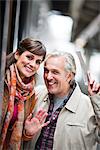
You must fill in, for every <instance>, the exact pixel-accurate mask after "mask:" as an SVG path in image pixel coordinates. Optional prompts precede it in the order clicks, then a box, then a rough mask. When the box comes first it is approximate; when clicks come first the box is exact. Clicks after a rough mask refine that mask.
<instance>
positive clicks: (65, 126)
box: [0, 38, 100, 150]
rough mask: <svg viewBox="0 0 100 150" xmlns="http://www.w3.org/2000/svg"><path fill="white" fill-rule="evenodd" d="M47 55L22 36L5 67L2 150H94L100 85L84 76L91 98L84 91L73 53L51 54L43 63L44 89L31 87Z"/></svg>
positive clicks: (99, 114)
mask: <svg viewBox="0 0 100 150" xmlns="http://www.w3.org/2000/svg"><path fill="white" fill-rule="evenodd" d="M30 41H31V42H30ZM20 51H22V52H21V53H20ZM41 51H42V52H41ZM45 54H46V51H45V47H44V45H43V44H42V43H41V42H40V41H35V40H33V39H30V38H28V39H24V40H23V41H21V42H20V45H19V48H18V50H17V51H16V52H15V54H14V58H15V62H13V63H12V65H10V67H8V69H7V71H6V78H5V86H6V88H5V91H6V92H8V93H7V94H5V92H4V94H5V95H4V99H3V110H2V112H3V114H4V115H3V116H2V129H1V136H0V142H1V143H0V146H1V149H14V150H18V149H24V150H32V149H33V150H34V149H35V150H46V149H47V150H52V149H54V150H90V149H91V150H96V145H97V142H100V85H99V84H96V83H95V81H93V80H92V79H91V78H90V76H89V75H88V91H89V94H90V96H89V97H88V96H86V95H84V94H83V93H82V92H81V90H80V88H79V86H78V83H76V81H75V74H76V65H75V61H74V58H73V57H72V55H71V54H69V53H63V52H54V53H52V54H49V55H48V56H47V57H46V59H45V62H44V80H45V84H46V88H45V87H43V86H40V87H39V86H38V87H36V89H34V88H32V87H34V85H35V82H36V80H35V79H36V71H37V70H38V68H39V66H40V64H41V62H42V61H43V60H44V58H45ZM4 102H6V104H5V103H4ZM4 104H5V105H4ZM20 146H21V147H20ZM1 149H0V150H1Z"/></svg>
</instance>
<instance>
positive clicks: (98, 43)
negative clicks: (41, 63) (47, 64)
mask: <svg viewBox="0 0 100 150" xmlns="http://www.w3.org/2000/svg"><path fill="white" fill-rule="evenodd" d="M26 37H33V38H38V39H40V40H41V41H42V42H43V43H44V44H45V46H46V48H47V52H49V51H52V50H55V49H58V50H62V51H68V52H71V53H72V54H73V56H74V57H75V60H76V64H77V75H76V80H77V81H78V82H79V84H80V87H81V89H82V91H83V92H84V93H87V86H86V85H87V83H86V82H87V81H86V78H85V77H86V76H85V75H86V74H85V72H86V71H87V70H89V71H90V72H91V74H92V75H93V77H94V79H95V80H96V81H97V82H100V0H0V87H1V88H0V93H1V94H0V107H1V101H2V94H3V81H4V72H5V62H6V59H5V58H6V55H7V54H9V53H10V52H13V51H15V50H16V49H17V46H18V42H19V41H21V40H22V39H23V38H26ZM77 51H79V52H81V56H82V58H83V60H84V62H85V64H86V66H85V67H86V68H85V69H84V65H83V66H81V64H80V60H79V57H78V56H77V54H76V52H77ZM81 63H82V62H81ZM82 68H83V69H82ZM40 72H41V73H40V74H41V76H42V70H41V69H40ZM42 82H43V81H42V80H40V78H39V80H38V84H42Z"/></svg>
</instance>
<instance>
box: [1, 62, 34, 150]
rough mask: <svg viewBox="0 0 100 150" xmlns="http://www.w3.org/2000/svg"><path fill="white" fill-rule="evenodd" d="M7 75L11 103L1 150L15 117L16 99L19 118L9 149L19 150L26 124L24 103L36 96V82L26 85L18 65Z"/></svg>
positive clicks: (3, 130) (15, 124)
mask: <svg viewBox="0 0 100 150" xmlns="http://www.w3.org/2000/svg"><path fill="white" fill-rule="evenodd" d="M6 74H7V79H6V83H7V85H8V89H9V102H8V109H7V113H6V116H5V122H4V125H3V129H2V135H1V137H0V138H1V145H0V150H1V149H2V148H3V145H4V143H5V139H6V134H7V130H8V127H9V124H10V121H11V119H12V116H13V112H14V101H15V98H16V99H17V100H18V102H17V103H18V106H17V107H18V116H17V120H16V121H15V123H14V126H13V130H12V134H11V138H10V143H9V147H10V148H12V149H14V150H19V149H20V143H21V137H22V130H23V122H24V101H25V100H28V99H29V98H30V97H31V96H32V95H33V94H34V89H33V88H34V85H35V81H34V79H33V80H32V81H31V82H30V83H28V84H24V83H23V82H22V80H21V78H20V76H19V73H18V70H17V67H16V65H14V64H12V65H11V66H10V69H8V70H7V72H6Z"/></svg>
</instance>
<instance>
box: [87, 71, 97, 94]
mask: <svg viewBox="0 0 100 150" xmlns="http://www.w3.org/2000/svg"><path fill="white" fill-rule="evenodd" d="M88 92H89V94H90V95H94V94H97V93H98V92H100V84H99V83H96V82H95V80H93V79H92V78H91V75H90V73H88Z"/></svg>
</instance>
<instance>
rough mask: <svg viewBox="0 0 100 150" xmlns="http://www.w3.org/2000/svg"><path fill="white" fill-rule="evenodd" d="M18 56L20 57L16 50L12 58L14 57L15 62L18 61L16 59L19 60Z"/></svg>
mask: <svg viewBox="0 0 100 150" xmlns="http://www.w3.org/2000/svg"><path fill="white" fill-rule="evenodd" d="M19 56H20V55H19V52H18V50H17V51H16V52H15V54H14V57H15V59H16V60H18V59H19Z"/></svg>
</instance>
